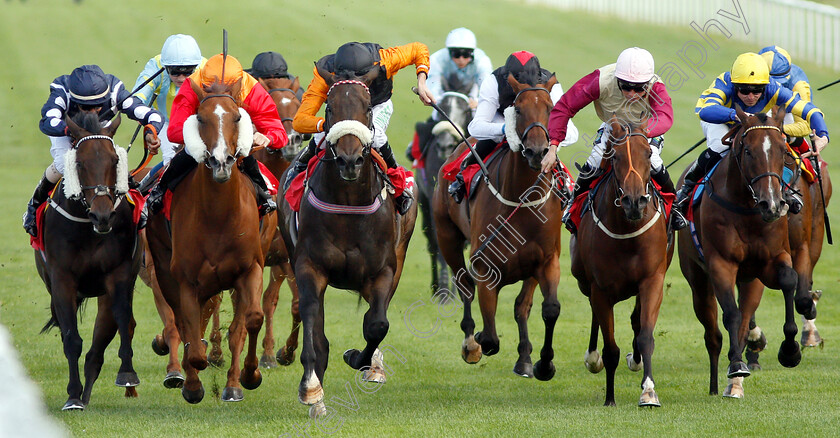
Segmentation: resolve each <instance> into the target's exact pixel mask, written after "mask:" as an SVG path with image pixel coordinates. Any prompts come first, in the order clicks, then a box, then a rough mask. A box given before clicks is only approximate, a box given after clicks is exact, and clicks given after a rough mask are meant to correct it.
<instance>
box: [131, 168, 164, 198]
mask: <svg viewBox="0 0 840 438" xmlns="http://www.w3.org/2000/svg"><path fill="white" fill-rule="evenodd" d="M162 168H163V161H161V162H160V163H158V164H157V165H156V166H155V167H153V168H152V170H151V171H150V172H149V173H147V174H146V176H144V177H143V179H142V180H140V184H139V185H138V186H137V190H138V191H139V192H140V194H141V195H143V196H146V195H148V194H149V190H151V188H152V186H153V185H154V183H155V181H157V177H158V175H159V172H160V171H161V169H162Z"/></svg>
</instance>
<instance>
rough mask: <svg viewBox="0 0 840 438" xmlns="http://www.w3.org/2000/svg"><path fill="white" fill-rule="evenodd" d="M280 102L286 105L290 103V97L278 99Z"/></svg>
mask: <svg viewBox="0 0 840 438" xmlns="http://www.w3.org/2000/svg"><path fill="white" fill-rule="evenodd" d="M280 103H282V104H283V105H288V104H290V103H292V99H289V98H288V97H284V98H282V99H280Z"/></svg>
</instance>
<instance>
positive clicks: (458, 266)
mask: <svg viewBox="0 0 840 438" xmlns="http://www.w3.org/2000/svg"><path fill="white" fill-rule="evenodd" d="M507 80H508V83H509V84H510V85H511V87H513V90H514V92H516V98H515V99H514V103H513V106H511V107H509V108H507V109H506V117H508V118H515V123H512V122H511V121H508V122H506V124H507V126H508V128H506V129H507V130H508V131H509V132H508V134H507V145H504V144H503V145H502V147H503V148H506V149H510V150H507V151H505V153H504V155H502V156H501V157H500V158H498V159H496V160H494V161H493V162H491V163H490V164H489V165H488V166H487V167H488V169H489V172H490V175H491V177H492V178H491V182H492V184H493V186H494V187H498V192H497V194H494V193H492V192H491V190H490V188H489V187H488V186H487V185H486V184H479V185H478V187H477V188H476V193H475V196H473V197H472V199H471V200H470V201H469V202H462V203H460V204H456V203H455V202H454V201H453V200H452V199H451V197H450V196H449V194H448V192H447V187H446V184H440V183H439V184H438V185H437V188H436V189H435V193H434V197H433V200H432V202H433V206H434V220H435V228H436V231H437V241H438V245H439V246H440V250H441V253H442V254H443V258H444V259H445V260H446V263H447V265H449V268H450V269H452V272H453V273H455V274H454V278H453V283H454V284H455V287H457V289H458V293H459V295H460V297H461V301H462V302H463V306H464V310H463V311H464V314H463V319H462V320H461V329H462V330H463V332H464V343H463V345H462V349H461V355H462V358H463V359H464V360H465V361H466V362H467V363H476V362H478V361H479V360H480V359H481V356H482V354H485V355H488V356H490V355H493V354H496V353H497V352H498V351H499V337H498V335H497V334H496V324H495V317H496V305H497V301H498V295H499V291H500V290H501V288H502V286H504V285H508V284H512V283H515V282H518V281H523V283H522V288H521V290H520V293H519V295H518V296H517V298H516V303H515V307H514V317H515V319H516V323H517V325H518V327H519V345H518V347H517V350H518V352H519V358H518V359H517V361H516V364H515V366H514V369H513V370H514V373H516V374H517V375H520V376H523V377H536V378H537V379H539V380H549V379H551V378H552V377H553V376H554V372H555V368H554V364H553V363H552V359H553V358H554V350H553V347H552V338H553V335H554V325H555V323H556V322H557V318H558V317H559V315H560V302H559V301H558V300H557V283H558V282H559V279H560V262H559V256H560V230H561V228H562V224H561V222H560V216H561V212H562V209H563V199H561V197H559V196H557V195H556V193H555V191H554V185H555V183H556V181H555V178H553V177H547V176H545V175H543V174H541V172H540V169H541V165H540V162H541V160H542V159H543V157H544V156H545V154H546V153H547V152H548V140H549V138H548V130H547V129H546V126H547V125H548V118H549V113H550V111H551V108H552V106H553V103H552V100H551V96H550V93H549V91H550V90H551V87H552V86H554V84H555V83H556V82H557V78H556V77H554V76H553V75H552V77H551V78H550V79H549V80H548V81H547V83H545V84H537V85H535V86H532V85H529V84H527V83H519V82H518V81H517V80H516V79H515V78H514V77H513V75H509V76H508V79H507ZM514 125H515V126H514ZM507 146H509V148H508V147H507ZM465 148H466V145H464V144H462V145H460V146H459V147H458V149H456V151H455V153H453V154H452V155H451V156H450V157H449V159H448V160H447V163H449V162H452V161H453V160H455V159H456V158H457V157H458V156H459V155H461V152H462V151H464V150H465ZM438 181H439V182H440V181H443V168H441V173H440V174H439V175H438ZM521 207H525V208H521ZM520 208H521V210H522V211H520V212H518V210H520ZM517 212H518V214H516V213H517ZM488 235H490V236H488ZM494 238H495V241H492V240H494ZM484 242H487V243H484ZM467 243H469V245H470V262H471V266H470V268H469V271H468V270H467V266H466V264H465V262H464V255H463V250H464V247H465V245H466V244H467ZM476 284H477V286H478V301H479V305H480V307H481V316H482V320H483V322H484V329H483V330H482V331H480V332H477V333H475V334H474V333H473V331H474V329H475V322H474V321H473V318H472V313H471V312H472V311H471V305H472V300H473V296H474V294H475V288H476ZM538 284H539V286H540V290H541V291H542V294H543V304H542V319H543V321H544V323H545V330H546V331H545V343H544V344H543V347H542V350H541V351H540V360H539V361H537V363H536V364H535V365H532V364H531V342H530V340H529V338H528V325H527V324H528V316H529V315H530V312H531V305H532V303H533V295H534V289H535V288H536V286H537V285H538Z"/></svg>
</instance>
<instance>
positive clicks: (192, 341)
mask: <svg viewBox="0 0 840 438" xmlns="http://www.w3.org/2000/svg"><path fill="white" fill-rule="evenodd" d="M178 304H179V306H180V307H178V308H173V309H172V310H173V311H174V312H175V322H176V323H177V325H178V331H179V332H180V333H181V339H182V340H184V341H185V342H184V357H183V359H182V360H181V366H182V367H183V369H184V374H185V376H186V380H185V381H184V385H183V387H182V388H181V395H183V397H184V400H186V401H187V402H189V403H198V402H200V401H201V400H202V399H203V398H204V386H203V385H202V384H201V380H199V378H198V371H199V370H203V369H205V368H207V365H208V363H207V356H206V347H205V346H204V343H203V342H201V332H200V329H201V305H200V304H199V302H198V296H197V292H196V291H195V290H192V289H190V288H188V287H186V286H184V285H181V286H180V299H179V301H178Z"/></svg>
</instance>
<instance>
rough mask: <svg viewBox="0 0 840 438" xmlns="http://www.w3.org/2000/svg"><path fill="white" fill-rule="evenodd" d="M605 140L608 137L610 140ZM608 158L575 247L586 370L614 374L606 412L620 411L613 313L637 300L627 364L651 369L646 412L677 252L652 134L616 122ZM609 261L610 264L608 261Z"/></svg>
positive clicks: (645, 381) (652, 402)
mask: <svg viewBox="0 0 840 438" xmlns="http://www.w3.org/2000/svg"><path fill="white" fill-rule="evenodd" d="M605 134H606V133H605ZM609 136H610V137H609V141H608V142H607V147H606V151H605V152H604V157H605V158H608V159H609V160H610V161H611V163H612V166H611V168H612V169H611V171H610V172H609V173H608V174H607V175H606V176H604V178H603V179H602V180H601V181H602V182H601V184H600V188H599V189H598V191H597V192H596V193H595V194H594V195H590V201H591V205H590V208H589V210H588V211H587V213H586V214H585V215H584V216H583V217H582V218H581V222H580V226H579V227H578V232H577V235H572V238H571V240H570V241H569V252H570V253H571V257H572V266H571V271H572V275H574V276H575V278H577V280H578V287H579V288H580V291H581V292H582V293H583V294H584V295H586V296H587V297H588V298H589V304H590V306H591V307H592V330H591V335H590V341H589V348H588V349H587V352H586V366H587V369H589V370H590V371H591V372H593V373H597V372H599V371H601V369H602V368H604V366H606V368H607V394H606V401H605V402H604V405H605V406H615V391H614V387H615V369H616V367H617V366H618V362H619V348H618V346H617V345H616V342H615V336H614V331H615V327H614V320H613V306H614V305H615V304H616V303H618V302H619V301H623V300H626V299H629V298H631V297H634V296H635V297H636V305H635V308H634V309H633V313H632V314H631V316H630V323H631V325H632V327H633V335H634V336H633V352H632V353H628V354H627V365H628V366H629V367H630V369H631V370H633V371H638V370H639V369H641V368H642V367H644V375H643V376H642V395H641V397H640V399H639V406H657V407H658V406H660V404H659V397H658V396H657V395H656V391H655V390H654V382H653V375H652V366H651V365H652V362H651V357H652V356H653V345H654V341H653V329H654V327H655V326H656V319H657V317H658V316H659V305H660V304H661V303H662V293H663V292H662V285H663V283H664V281H665V271H667V270H668V265H669V264H670V262H671V256H672V255H673V251H668V231H667V228H668V221H667V219H666V213H667V212H666V211H665V205H664V202H663V200H662V198H661V197H660V196H659V195H658V193H657V192H656V190H655V189H654V186H653V184H652V183H651V180H650V144H649V143H648V138H647V135H646V134H645V131H644V130H643V129H641V128H639V127H631V128H627V127H625V126H622V124H620V123H619V122H618V121H617V120H616V119H615V118H613V120H612V121H611V123H610V133H609ZM605 254H609V257H605ZM598 327H600V328H601V333H602V336H603V337H604V355H603V361H602V359H601V357H600V356H599V355H598V351H597V350H596V348H597V346H598Z"/></svg>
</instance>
